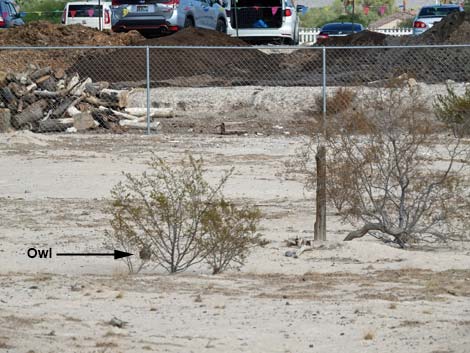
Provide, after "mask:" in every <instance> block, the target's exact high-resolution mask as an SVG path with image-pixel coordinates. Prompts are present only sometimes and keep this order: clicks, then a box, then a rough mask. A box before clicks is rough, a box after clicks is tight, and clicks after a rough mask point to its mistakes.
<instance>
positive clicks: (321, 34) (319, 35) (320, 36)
mask: <svg viewBox="0 0 470 353" xmlns="http://www.w3.org/2000/svg"><path fill="white" fill-rule="evenodd" d="M328 38H329V36H328V34H326V33H321V32H320V33H319V34H318V36H317V39H328Z"/></svg>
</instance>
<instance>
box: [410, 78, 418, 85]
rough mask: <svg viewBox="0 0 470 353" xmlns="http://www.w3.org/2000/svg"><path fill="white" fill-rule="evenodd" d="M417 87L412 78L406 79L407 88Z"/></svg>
mask: <svg viewBox="0 0 470 353" xmlns="http://www.w3.org/2000/svg"><path fill="white" fill-rule="evenodd" d="M417 85H418V82H417V81H416V80H415V79H414V78H410V79H408V86H409V87H415V86H417Z"/></svg>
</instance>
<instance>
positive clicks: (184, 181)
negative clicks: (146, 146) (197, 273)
mask: <svg viewBox="0 0 470 353" xmlns="http://www.w3.org/2000/svg"><path fill="white" fill-rule="evenodd" d="M149 167H150V170H149V171H148V172H144V173H143V174H142V175H141V176H133V175H131V174H125V177H126V178H125V180H124V181H123V182H120V183H118V184H117V185H116V186H115V187H114V188H113V189H112V192H111V196H112V203H111V207H110V209H109V212H110V213H111V216H112V219H111V230H109V231H107V232H106V236H107V245H108V246H109V247H116V246H119V247H120V248H122V249H123V250H124V251H127V252H131V253H134V254H138V256H132V257H130V258H126V260H127V265H128V268H129V271H130V272H138V271H139V270H140V269H142V268H143V267H145V266H146V265H148V264H150V263H154V264H156V265H158V266H161V267H163V268H164V269H165V270H167V271H168V272H170V273H175V272H181V271H184V270H186V269H187V268H188V267H190V266H192V265H194V264H197V263H201V262H203V261H204V260H206V259H207V262H208V263H209V264H210V265H211V267H212V270H213V272H214V273H217V272H220V271H223V270H224V269H226V268H228V267H229V266H230V264H231V263H232V262H237V263H243V260H244V259H245V257H246V254H247V252H248V246H249V245H251V244H253V241H254V240H256V239H257V236H256V235H255V232H256V225H257V222H258V220H259V211H258V210H257V208H250V207H248V206H245V207H243V208H240V209H238V208H236V207H234V206H233V204H230V203H227V202H225V201H224V197H223V194H222V189H223V187H224V185H225V183H226V182H227V180H228V178H229V177H230V175H231V173H232V171H233V169H232V170H230V171H227V172H226V173H225V174H224V175H223V176H222V177H221V178H220V180H219V181H218V182H217V183H216V184H215V186H211V185H210V184H209V183H208V182H207V181H206V179H205V172H204V169H203V161H202V159H194V158H193V157H192V156H191V155H189V156H188V158H186V159H183V160H182V161H181V164H180V166H170V165H168V164H167V163H165V162H164V161H163V160H162V159H160V158H156V157H154V158H153V159H152V160H151V161H150V163H149ZM219 241H220V243H218V242H219Z"/></svg>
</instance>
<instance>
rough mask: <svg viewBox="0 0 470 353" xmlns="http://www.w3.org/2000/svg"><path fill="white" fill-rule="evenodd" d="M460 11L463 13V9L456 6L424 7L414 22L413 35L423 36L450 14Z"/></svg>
mask: <svg viewBox="0 0 470 353" xmlns="http://www.w3.org/2000/svg"><path fill="white" fill-rule="evenodd" d="M459 11H463V8H462V7H461V6H460V5H456V4H447V5H433V6H423V7H422V8H421V10H419V13H418V16H416V17H415V19H414V21H413V34H414V35H418V34H421V33H423V32H425V31H427V30H428V29H429V28H431V27H432V26H433V25H434V23H436V22H439V21H440V20H442V19H443V18H444V17H446V16H447V15H448V14H450V13H452V12H459Z"/></svg>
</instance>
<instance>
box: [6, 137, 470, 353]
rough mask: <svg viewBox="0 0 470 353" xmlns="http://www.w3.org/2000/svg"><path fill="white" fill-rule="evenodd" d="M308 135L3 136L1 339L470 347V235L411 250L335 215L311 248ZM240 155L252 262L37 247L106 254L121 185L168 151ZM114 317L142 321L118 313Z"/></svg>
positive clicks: (198, 347) (172, 154) (35, 343)
mask: <svg viewBox="0 0 470 353" xmlns="http://www.w3.org/2000/svg"><path fill="white" fill-rule="evenodd" d="M302 143H303V139H302V138H300V137H292V136H290V137H289V136H282V135H281V136H271V137H268V136H253V135H251V136H247V137H220V136H213V135H195V136H193V135H191V134H188V135H184V136H181V135H164V134H161V135H155V136H139V135H121V136H113V135H74V136H65V135H34V134H31V133H18V134H14V135H12V134H8V135H6V134H4V135H0V202H1V207H0V352H11V353H13V352H15V353H16V352H18V353H26V352H37V353H43V352H145V351H155V352H283V353H287V352H332V353H335V352H338V353H339V352H345V351H347V352H380V353H384V352H420V353H445V352H446V353H450V352H455V353H457V352H460V353H467V352H469V351H470V248H469V247H468V246H467V245H465V244H452V245H451V246H448V247H445V248H444V247H443V248H439V249H427V250H423V249H421V250H416V249H414V250H406V251H405V250H399V249H395V248H392V247H390V246H387V245H384V244H381V243H378V242H377V241H375V240H374V239H369V238H364V239H360V240H356V241H353V242H348V243H344V242H342V241H341V239H342V238H343V237H344V236H345V234H346V233H347V232H348V230H350V229H351V227H350V226H349V225H347V224H342V223H341V222H340V220H339V219H338V217H336V216H335V214H334V212H333V210H330V211H329V213H328V216H329V220H328V241H327V242H325V243H323V244H319V245H317V246H316V248H315V249H314V250H313V251H309V252H305V253H304V254H303V255H302V256H301V257H300V258H298V259H294V258H290V257H285V256H284V253H285V251H286V250H288V248H286V247H285V245H284V243H283V240H285V239H286V238H288V237H292V236H296V235H299V236H311V235H312V229H313V214H314V212H313V199H312V195H311V194H310V193H309V192H307V191H305V190H304V188H303V185H302V183H301V177H300V176H299V175H289V176H286V175H285V166H284V163H285V162H286V161H289V160H291V159H292V156H293V155H294V154H295V151H296V150H297V149H298V148H299V147H300V146H301V145H302ZM185 151H191V152H192V153H194V154H201V155H203V156H204V158H205V160H206V162H207V164H208V167H209V177H210V179H211V180H215V179H216V178H217V177H218V176H219V175H220V173H221V172H222V171H223V170H225V169H228V168H229V167H231V166H232V165H233V166H235V167H236V171H235V174H234V176H233V178H232V179H231V180H230V181H229V183H228V185H227V188H226V194H227V196H229V197H230V198H231V199H234V200H235V201H241V200H244V201H249V202H252V203H254V204H257V205H258V206H259V207H260V208H261V209H262V211H263V213H264V218H263V221H262V229H261V232H262V233H263V235H264V237H265V238H266V239H267V240H269V241H270V243H269V244H268V245H267V246H266V247H264V248H260V249H257V250H256V251H255V252H253V253H252V254H251V255H250V257H249V258H248V260H247V263H246V265H245V266H244V267H242V268H240V269H234V270H231V271H228V272H226V273H224V274H221V275H217V276H212V275H210V274H209V271H208V270H207V269H206V268H204V267H196V268H194V269H192V270H190V271H187V272H186V273H183V274H179V275H173V276H169V275H166V274H164V273H162V272H161V271H160V270H158V269H156V270H154V271H148V272H146V273H142V274H139V275H134V276H129V275H127V272H126V266H125V265H124V264H123V263H122V262H120V261H114V260H112V259H109V258H61V257H55V256H53V257H52V258H51V259H30V258H28V257H27V256H26V251H27V249H28V248H30V247H36V248H41V249H48V248H52V250H53V253H54V254H55V253H56V252H60V251H64V252H65V251H94V252H95V251H96V252H100V251H103V241H104V236H103V233H104V230H105V229H106V227H107V226H108V221H109V217H108V216H107V215H106V213H105V207H106V204H107V199H108V198H109V190H110V188H111V187H112V186H113V185H114V184H115V183H116V182H118V181H119V180H121V179H122V174H121V172H122V171H126V172H135V173H138V172H141V171H143V170H144V169H145V161H146V160H148V158H149V157H150V155H151V153H152V152H153V153H155V154H157V155H158V156H161V157H163V158H165V159H167V160H168V161H169V162H171V163H173V162H175V161H177V160H178V159H180V158H181V157H182V156H183V154H184V152H185ZM113 317H117V318H119V319H120V320H123V321H125V322H126V324H125V325H124V326H123V327H122V328H118V327H114V326H112V325H110V324H109V322H110V320H111V319H112V318H113Z"/></svg>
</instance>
